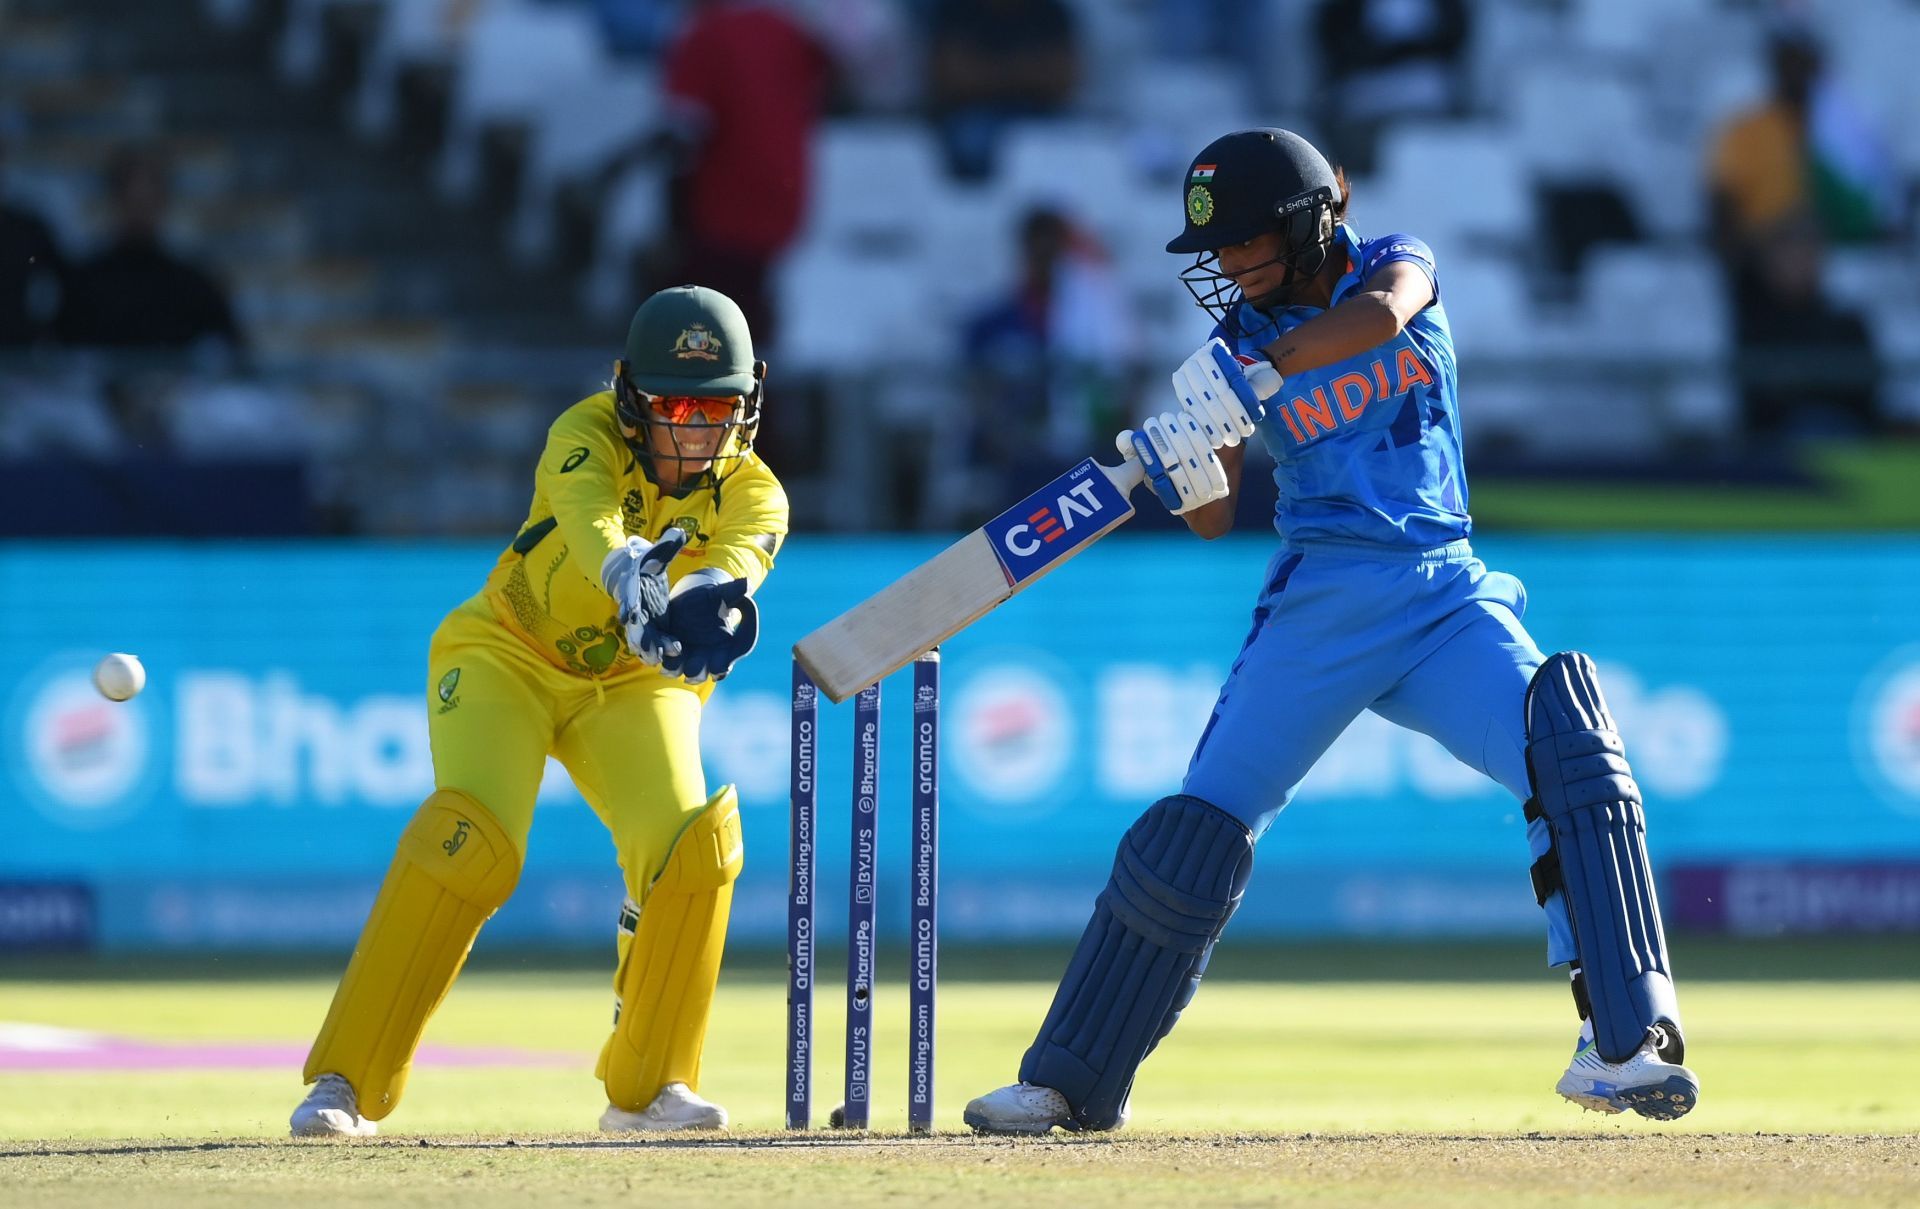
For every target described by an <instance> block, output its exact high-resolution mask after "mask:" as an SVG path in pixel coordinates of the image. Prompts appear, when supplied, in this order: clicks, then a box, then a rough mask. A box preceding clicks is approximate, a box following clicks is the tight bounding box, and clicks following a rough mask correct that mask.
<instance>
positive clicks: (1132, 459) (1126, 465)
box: [1096, 432, 1147, 495]
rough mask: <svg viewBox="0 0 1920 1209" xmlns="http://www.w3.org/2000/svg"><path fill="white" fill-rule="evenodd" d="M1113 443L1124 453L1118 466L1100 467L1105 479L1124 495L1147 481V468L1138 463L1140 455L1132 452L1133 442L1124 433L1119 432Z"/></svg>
mask: <svg viewBox="0 0 1920 1209" xmlns="http://www.w3.org/2000/svg"><path fill="white" fill-rule="evenodd" d="M1114 445H1115V447H1116V448H1118V449H1119V450H1120V452H1121V454H1122V455H1124V456H1123V457H1122V458H1121V460H1120V464H1119V465H1118V466H1104V465H1103V466H1100V469H1101V470H1103V471H1105V472H1106V476H1107V480H1108V481H1109V482H1111V483H1112V484H1113V485H1114V486H1115V487H1117V488H1119V489H1120V494H1121V495H1126V494H1127V493H1128V492H1130V491H1132V490H1133V489H1134V488H1135V487H1138V486H1139V485H1140V484H1142V483H1144V482H1146V481H1147V468H1146V467H1145V466H1142V465H1141V464H1140V455H1139V454H1138V453H1136V452H1134V448H1133V442H1132V441H1129V440H1128V439H1127V434H1126V433H1124V432H1123V433H1120V434H1119V435H1118V436H1117V437H1116V438H1115V440H1114ZM1097 464H1098V463H1096V465H1097Z"/></svg>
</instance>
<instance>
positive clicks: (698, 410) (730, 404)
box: [636, 391, 740, 424]
mask: <svg viewBox="0 0 1920 1209" xmlns="http://www.w3.org/2000/svg"><path fill="white" fill-rule="evenodd" d="M636 393H637V394H639V396H640V400H641V402H643V403H645V404H646V405H647V409H648V410H649V411H651V412H653V414H654V415H656V416H659V417H660V418H661V419H663V420H665V421H666V422H667V423H669V424H692V423H701V424H725V423H726V422H727V421H728V420H731V419H733V412H734V409H735V408H736V407H738V406H739V405H740V400H739V398H738V397H731V398H725V399H713V398H702V397H700V396H697V395H650V394H647V393H645V392H644V391H641V392H636Z"/></svg>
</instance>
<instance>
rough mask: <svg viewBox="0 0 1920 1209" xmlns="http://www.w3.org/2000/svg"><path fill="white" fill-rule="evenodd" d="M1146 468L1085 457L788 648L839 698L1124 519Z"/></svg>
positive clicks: (914, 655) (884, 673) (906, 660)
mask: <svg viewBox="0 0 1920 1209" xmlns="http://www.w3.org/2000/svg"><path fill="white" fill-rule="evenodd" d="M1146 477H1147V472H1146V470H1145V468H1144V467H1142V466H1141V465H1140V462H1139V459H1137V458H1134V457H1131V456H1129V457H1128V458H1127V459H1126V461H1124V462H1122V463H1121V464H1120V465H1118V466H1104V465H1102V464H1100V463H1099V462H1096V461H1094V460H1093V459H1092V458H1087V459H1086V460H1084V461H1082V462H1081V463H1080V464H1079V465H1077V466H1075V467H1073V468H1072V469H1071V470H1068V471H1067V472H1066V473H1065V474H1063V475H1061V476H1060V477H1059V478H1057V479H1054V480H1053V481H1052V482H1050V483H1048V484H1047V485H1046V486H1044V487H1042V488H1040V489H1039V490H1038V491H1036V492H1034V493H1033V494H1032V495H1029V496H1028V497H1027V498H1026V499H1024V500H1021V501H1020V502H1019V503H1017V504H1015V505H1014V506H1013V507H1011V508H1009V509H1007V510H1006V511H1005V512H1002V513H1001V514H1000V515H999V516H996V517H994V518H993V519H992V520H990V521H988V522H987V523H986V524H984V525H982V526H981V527H980V528H978V529H975V530H974V531H973V532H972V533H969V534H967V535H966V536H965V537H963V538H961V539H960V540H959V541H957V542H955V543H953V544H952V545H951V546H948V547H947V548H946V549H945V550H942V551H941V552H940V553H938V554H936V555H934V556H933V557H932V558H930V559H928V560H927V561H926V562H924V563H921V564H920V565H919V566H917V567H915V568H914V569H913V570H911V571H909V572H907V573H906V574H905V575H903V576H901V577H900V578H899V579H897V580H895V581H894V582H893V583H892V584H890V585H889V586H887V587H885V588H883V589H881V590H880V591H879V592H877V593H875V594H874V595H872V596H870V597H868V598H867V599H866V600H864V601H862V602H861V603H860V604H858V605H855V606H854V607H853V608H851V609H849V610H848V611H847V612H845V613H842V614H841V615H840V616H838V617H836V618H834V619H833V620H832V621H829V622H828V623H827V624H825V625H823V626H821V627H820V628H819V629H817V630H815V631H814V632H813V633H811V634H808V635H807V636H806V637H805V638H802V639H801V640H800V641H799V642H798V643H796V644H795V645H794V648H793V657H794V658H795V659H798V660H799V661H800V666H801V667H802V668H803V669H804V670H805V671H806V673H807V675H808V676H810V677H812V678H813V682H814V684H815V685H817V686H818V687H819V689H820V691H821V692H823V693H825V694H826V695H827V697H828V698H829V699H830V700H832V701H834V702H836V703H837V702H841V701H845V700H846V699H847V698H848V697H851V696H853V695H854V694H855V693H857V692H859V691H860V690H861V689H863V688H865V687H867V686H868V685H869V684H872V683H873V682H874V681H876V680H880V679H883V678H884V677H886V676H888V675H890V674H892V673H893V672H895V671H897V670H899V669H900V668H902V667H905V666H906V665H907V664H908V663H911V662H912V661H913V660H914V659H916V658H918V657H919V656H921V655H923V654H925V653H926V652H927V651H930V650H932V649H933V648H934V647H936V646H938V645H940V644H941V643H942V642H945V641H946V640H947V639H949V638H951V637H953V636H954V635H955V634H957V633H959V632H960V631H961V630H964V629H966V628H967V627H968V626H970V625H972V624H973V623H974V622H975V621H978V620H979V619H980V618H981V617H983V616H985V615H986V614H987V613H988V612H989V611H991V610H992V609H993V608H994V607H995V606H996V605H999V604H1001V603H1003V602H1005V601H1006V600H1007V599H1008V598H1009V597H1012V596H1015V595H1017V594H1018V593H1020V592H1023V591H1025V590H1026V589H1027V588H1028V587H1030V586H1031V585H1032V584H1033V583H1034V582H1035V581H1037V580H1038V579H1040V577H1041V576H1043V575H1045V574H1046V573H1047V572H1049V571H1051V570H1053V569H1054V568H1055V567H1057V566H1059V565H1060V564H1061V563H1064V562H1066V561H1067V560H1068V559H1070V558H1072V557H1073V556H1074V555H1076V554H1078V553H1080V552H1081V551H1082V550H1084V549H1086V548H1087V547H1088V546H1091V545H1092V544H1093V543H1094V542H1096V541H1099V540H1100V539H1101V538H1102V537H1105V536H1106V535H1107V534H1108V533H1111V532H1112V531H1113V530H1114V529H1115V528H1117V527H1118V526H1120V525H1121V524H1123V523H1125V522H1126V521H1127V520H1128V519H1130V518H1131V517H1132V516H1133V503H1132V501H1131V500H1130V499H1129V498H1128V496H1129V493H1131V492H1132V491H1133V489H1134V488H1135V487H1137V486H1139V485H1140V484H1141V483H1143V482H1145V481H1146Z"/></svg>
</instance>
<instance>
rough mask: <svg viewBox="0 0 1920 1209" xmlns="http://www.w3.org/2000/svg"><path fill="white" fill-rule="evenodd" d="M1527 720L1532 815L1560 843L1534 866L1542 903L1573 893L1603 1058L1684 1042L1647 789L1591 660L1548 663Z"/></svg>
mask: <svg viewBox="0 0 1920 1209" xmlns="http://www.w3.org/2000/svg"><path fill="white" fill-rule="evenodd" d="M1526 711H1527V735H1528V743H1527V775H1528V777H1529V779H1530V780H1531V781H1532V784H1533V797H1532V799H1530V800H1529V801H1528V802H1527V817H1528V819H1529V820H1531V819H1536V818H1539V819H1544V820H1546V823H1547V827H1548V829H1549V833H1550V835H1551V837H1552V844H1553V847H1552V849H1551V850H1550V851H1549V853H1548V854H1547V856H1546V857H1543V858H1542V859H1541V861H1540V862H1538V863H1537V864H1536V865H1535V867H1534V874H1533V875H1534V889H1535V893H1536V894H1537V895H1538V896H1539V897H1540V898H1541V899H1542V901H1544V900H1545V899H1546V898H1547V897H1548V896H1549V895H1551V894H1552V892H1553V891H1554V890H1555V889H1556V888H1557V889H1560V890H1562V891H1563V892H1564V893H1565V895H1566V902H1567V914H1568V917H1569V918H1570V919H1571V920H1572V923H1573V935H1574V945H1575V948H1576V949H1577V950H1578V951H1579V954H1580V972H1581V981H1582V983H1583V984H1584V986H1585V989H1586V993H1587V997H1588V999H1589V1001H1590V1003H1591V1004H1592V1017H1591V1019H1592V1021H1593V1034H1594V1044H1595V1048H1596V1049H1598V1050H1599V1052H1600V1056H1601V1057H1602V1058H1605V1059H1606V1060H1607V1061H1609V1062H1624V1061H1626V1060H1627V1059H1628V1058H1630V1057H1632V1056H1633V1052H1634V1051H1635V1050H1637V1049H1639V1048H1640V1046H1641V1045H1642V1044H1643V1043H1644V1042H1645V1041H1646V1040H1647V1038H1648V1037H1649V1036H1652V1035H1656V1034H1654V1032H1653V1030H1654V1027H1655V1026H1656V1025H1664V1026H1665V1027H1666V1028H1667V1029H1668V1030H1670V1031H1671V1033H1672V1036H1673V1039H1674V1040H1675V1041H1676V1042H1677V1041H1678V1038H1679V1035H1680V1007H1679V1002H1678V999H1677V998H1676V996H1675V995H1674V989H1673V976H1672V972H1671V964H1670V962H1669V960H1668V957H1667V942H1666V936H1665V934H1664V932H1663V931H1662V929H1661V927H1660V904H1659V900H1658V898H1657V897H1656V895H1655V893H1654V886H1653V866H1652V863H1651V861H1649V860H1648V858H1647V844H1646V815H1645V814H1644V813H1643V812H1642V810H1641V803H1640V787H1639V786H1638V785H1637V784H1635V782H1634V779H1633V770H1632V769H1631V768H1629V767H1628V765H1627V758H1626V750H1625V748H1624V746H1623V745H1622V744H1621V742H1620V735H1619V733H1618V732H1617V731H1616V730H1615V729H1614V721H1613V715H1612V714H1611V713H1610V712H1609V711H1608V710H1607V703H1606V700H1605V698H1603V697H1602V696H1601V695H1600V685H1599V682H1598V680H1597V678H1596V675H1595V671H1594V666H1593V661H1592V660H1591V659H1589V658H1587V657H1586V656H1585V655H1581V654H1576V653H1572V652H1563V653H1561V654H1558V655H1555V656H1553V657H1552V658H1550V659H1548V660H1547V661H1546V662H1545V663H1544V664H1542V665H1541V667H1540V670H1539V671H1538V672H1537V673H1535V674H1534V678H1533V683H1532V684H1531V685H1530V686H1529V687H1528V689H1527V704H1526ZM1673 1060H1674V1061H1678V1059H1677V1058H1675V1059H1673Z"/></svg>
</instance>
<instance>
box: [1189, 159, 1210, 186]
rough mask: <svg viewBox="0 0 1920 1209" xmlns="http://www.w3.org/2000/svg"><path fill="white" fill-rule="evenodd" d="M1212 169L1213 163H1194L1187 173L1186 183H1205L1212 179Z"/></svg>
mask: <svg viewBox="0 0 1920 1209" xmlns="http://www.w3.org/2000/svg"><path fill="white" fill-rule="evenodd" d="M1213 169H1214V165H1212V164H1195V165H1194V166H1193V171H1192V172H1189V173H1188V174H1187V183H1189V184H1194V185H1204V184H1206V183H1207V182H1208V181H1210V180H1212V179H1213Z"/></svg>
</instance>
